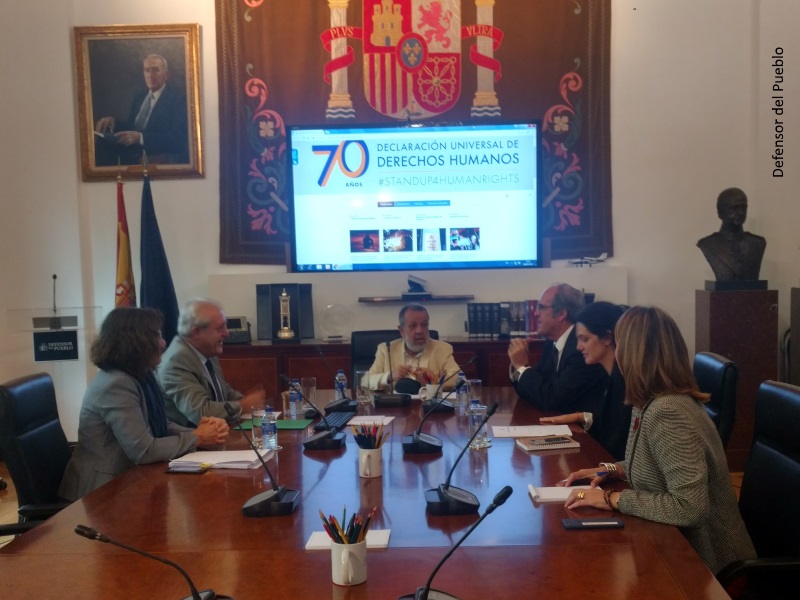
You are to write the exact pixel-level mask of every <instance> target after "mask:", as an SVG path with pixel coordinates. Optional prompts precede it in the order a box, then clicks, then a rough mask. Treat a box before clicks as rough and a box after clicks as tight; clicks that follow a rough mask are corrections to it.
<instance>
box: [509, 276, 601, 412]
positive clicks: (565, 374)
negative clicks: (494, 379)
mask: <svg viewBox="0 0 800 600" xmlns="http://www.w3.org/2000/svg"><path fill="white" fill-rule="evenodd" d="M584 305H585V301H584V298H583V292H581V291H580V290H577V289H575V288H574V287H572V286H570V285H567V284H565V283H560V284H555V285H552V286H550V287H549V288H547V289H546V290H545V291H544V293H543V294H542V297H541V298H540V299H539V304H538V305H537V307H536V321H537V323H538V327H537V330H536V331H537V333H539V335H541V336H542V337H544V338H546V339H547V341H546V342H545V344H544V349H543V351H542V356H541V358H539V361H538V362H537V363H536V365H534V366H530V365H529V364H528V342H527V340H524V339H513V340H511V343H510V344H509V347H508V357H509V359H510V360H511V382H512V383H513V385H514V388H515V389H516V391H517V394H519V396H520V398H522V399H523V400H526V401H528V402H530V403H531V404H533V405H534V406H536V407H537V408H540V409H542V410H550V411H558V412H562V413H566V412H576V411H584V410H588V408H587V407H589V406H591V404H592V400H593V399H595V398H597V397H602V395H603V386H604V382H605V380H606V378H607V375H606V372H605V370H604V369H603V367H602V366H600V365H599V364H594V365H587V364H586V363H585V361H584V360H583V355H582V354H581V353H580V352H578V349H577V340H576V337H575V318H576V316H577V315H578V313H579V312H580V311H581V309H582V308H583V307H584Z"/></svg>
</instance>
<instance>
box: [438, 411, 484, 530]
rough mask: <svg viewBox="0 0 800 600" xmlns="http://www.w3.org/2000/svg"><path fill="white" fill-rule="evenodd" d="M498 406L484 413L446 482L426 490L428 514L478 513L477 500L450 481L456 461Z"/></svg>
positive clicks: (478, 505) (473, 495)
mask: <svg viewBox="0 0 800 600" xmlns="http://www.w3.org/2000/svg"><path fill="white" fill-rule="evenodd" d="M498 406H499V404H498V403H497V402H494V403H493V404H492V405H491V406H490V407H489V409H488V410H487V411H486V414H485V415H484V417H483V419H482V420H481V424H480V426H479V427H477V428H476V429H475V433H473V434H472V435H471V436H470V438H469V440H467V443H466V444H465V445H464V448H462V449H461V454H459V455H458V458H456V461H455V462H454V463H453V467H452V468H451V469H450V473H448V475H447V480H446V481H445V482H444V483H443V484H441V485H440V486H439V487H438V489H430V490H426V492H425V503H426V505H427V508H428V512H429V513H430V514H432V515H436V516H441V515H470V514H472V513H476V512H478V508H479V507H480V505H481V503H480V502H479V501H478V498H477V497H476V496H475V494H473V493H472V492H468V491H467V490H462V489H461V488H457V487H455V486H451V485H450V479H451V478H452V477H453V473H454V472H455V470H456V466H457V465H458V461H460V460H461V457H462V456H464V452H466V451H467V448H469V445H470V444H471V443H472V440H474V439H475V437H476V436H477V435H478V433H480V431H481V429H483V426H484V425H486V423H487V422H488V421H489V417H491V416H492V415H493V414H494V413H495V411H496V410H497V407H498Z"/></svg>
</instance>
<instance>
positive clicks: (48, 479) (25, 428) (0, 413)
mask: <svg viewBox="0 0 800 600" xmlns="http://www.w3.org/2000/svg"><path fill="white" fill-rule="evenodd" d="M0 445H2V449H3V458H4V460H5V462H6V465H7V466H8V472H9V474H10V475H11V480H12V481H13V482H14V487H15V488H16V492H17V500H18V502H19V505H20V506H24V505H40V504H53V503H57V502H59V500H60V499H59V497H58V487H59V485H60V484H61V478H62V477H63V476H64V471H65V469H66V468H67V462H69V458H70V455H71V449H70V446H69V443H68V442H67V438H66V436H65V435H64V430H63V429H62V428H61V422H60V421H59V419H58V406H57V405H56V392H55V388H54V387H53V380H52V379H51V378H50V375H48V374H47V373H37V374H35V375H28V376H26V377H20V378H18V379H14V380H12V381H9V382H7V383H4V384H2V385H0Z"/></svg>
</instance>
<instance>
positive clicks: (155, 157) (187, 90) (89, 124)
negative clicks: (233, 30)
mask: <svg viewBox="0 0 800 600" xmlns="http://www.w3.org/2000/svg"><path fill="white" fill-rule="evenodd" d="M74 42H75V65H76V74H77V92H78V122H79V135H80V149H81V169H82V174H83V180H84V181H103V180H110V179H114V178H116V177H117V175H118V174H120V172H121V174H122V175H123V177H125V178H129V179H135V178H137V177H141V176H142V172H143V167H142V164H143V162H144V161H145V160H146V162H147V167H148V174H149V175H151V176H154V177H159V178H188V177H203V176H204V167H203V141H202V140H203V138H202V130H201V126H200V83H199V82H200V58H199V57H200V26H199V25H198V24H191V23H189V24H177V25H109V26H99V27H75V39H74ZM162 84H163V87H161V86H162ZM154 90H155V101H154V100H153V96H149V97H148V91H154ZM145 99H147V105H148V109H147V110H145V108H144V106H145ZM96 129H100V131H96Z"/></svg>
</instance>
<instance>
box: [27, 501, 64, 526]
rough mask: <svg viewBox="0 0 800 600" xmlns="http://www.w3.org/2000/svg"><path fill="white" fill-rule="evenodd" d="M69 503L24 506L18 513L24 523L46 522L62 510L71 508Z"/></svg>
mask: <svg viewBox="0 0 800 600" xmlns="http://www.w3.org/2000/svg"><path fill="white" fill-rule="evenodd" d="M69 505H70V503H69V502H56V503H53V504H35V505H34V504H23V505H22V506H20V507H19V510H18V511H17V513H18V514H19V517H20V519H21V520H23V521H44V520H45V519H48V518H50V517H52V516H53V515H54V514H56V513H57V512H59V511H60V510H62V509H64V508H66V507H67V506H69Z"/></svg>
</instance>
